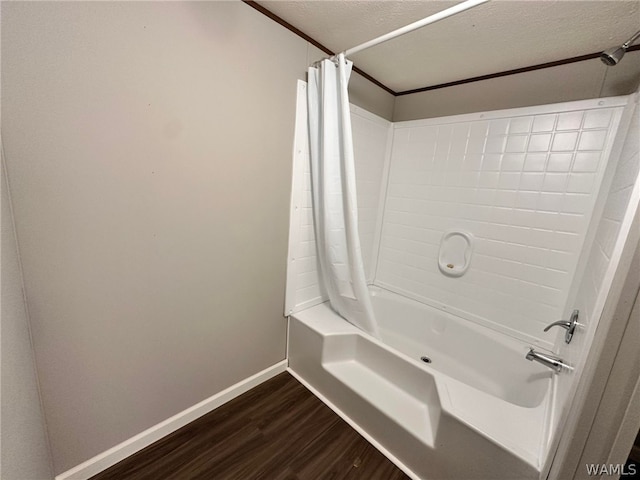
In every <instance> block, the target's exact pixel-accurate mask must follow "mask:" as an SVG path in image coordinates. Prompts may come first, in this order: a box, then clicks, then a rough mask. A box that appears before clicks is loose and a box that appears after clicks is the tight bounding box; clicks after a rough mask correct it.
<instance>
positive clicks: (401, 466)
mask: <svg viewBox="0 0 640 480" xmlns="http://www.w3.org/2000/svg"><path fill="white" fill-rule="evenodd" d="M287 372H289V373H290V374H291V375H292V376H293V377H294V378H295V379H296V380H298V381H299V382H300V383H301V384H302V385H304V386H305V387H307V390H309V391H310V392H311V393H313V394H314V395H315V396H316V397H318V398H319V399H320V400H321V401H322V403H324V404H325V405H326V406H327V407H329V408H330V409H331V410H333V412H334V413H335V414H336V415H338V416H339V417H340V418H342V419H343V420H344V421H345V422H347V423H348V424H349V426H350V427H351V428H353V429H354V430H355V431H356V432H358V433H359V434H360V435H362V436H363V437H364V438H365V440H367V441H368V442H369V443H370V444H371V445H373V446H374V447H376V448H377V449H378V451H379V452H380V453H382V454H383V455H384V456H385V457H387V458H388V459H389V460H390V461H391V463H393V464H394V465H395V466H396V467H398V468H399V469H400V470H402V471H403V472H404V473H405V474H406V475H407V476H408V477H409V478H411V479H412V480H421V479H420V477H419V476H418V475H416V474H415V473H413V470H411V469H410V468H409V467H407V466H406V465H405V464H404V463H402V462H401V461H400V460H398V458H397V457H396V456H395V455H393V454H392V453H391V452H389V450H387V449H386V448H384V447H383V446H382V445H381V444H380V442H378V441H377V440H376V439H375V438H373V437H372V436H371V435H369V434H368V433H367V431H366V430H364V429H363V428H362V427H361V426H360V425H358V424H357V423H356V422H355V421H353V420H352V419H351V417H349V416H348V415H347V414H346V413H344V412H343V411H342V410H340V409H339V408H338V407H336V406H335V404H334V403H333V402H331V401H330V400H329V399H328V398H327V397H325V396H324V395H323V394H322V393H320V392H319V391H318V390H316V389H315V388H314V387H313V386H311V384H310V383H309V382H307V381H306V380H305V379H304V378H302V377H301V376H300V375H298V374H297V373H296V372H294V371H293V370H291V368H289V367H288V368H287Z"/></svg>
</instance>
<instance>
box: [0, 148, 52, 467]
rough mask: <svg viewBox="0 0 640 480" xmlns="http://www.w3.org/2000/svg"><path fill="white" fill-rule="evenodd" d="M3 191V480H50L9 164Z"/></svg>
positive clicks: (1, 175)
mask: <svg viewBox="0 0 640 480" xmlns="http://www.w3.org/2000/svg"><path fill="white" fill-rule="evenodd" d="M0 190H1V191H2V215H0V218H1V219H2V259H1V262H2V263H1V265H2V268H0V272H2V275H1V278H0V282H1V285H2V287H1V297H2V299H1V301H0V304H1V305H2V308H1V315H0V318H1V319H2V323H1V325H0V338H1V339H2V343H1V345H0V364H1V365H2V372H1V374H0V378H1V379H2V381H1V384H0V391H1V392H2V396H1V398H2V405H1V408H0V412H1V415H2V419H1V423H2V429H1V430H0V444H1V445H2V449H1V450H0V451H1V452H2V453H1V456H0V478H3V479H4V480H24V479H34V480H47V479H52V478H53V470H52V465H51V454H50V452H49V444H48V440H47V433H46V428H45V422H44V415H43V414H42V408H41V403H40V395H39V392H38V381H37V376H36V369H35V359H34V357H33V348H32V346H31V335H30V331H29V323H28V320H27V311H26V306H25V303H24V295H23V290H22V272H21V271H20V260H19V257H18V250H17V246H16V241H15V231H14V227H13V217H12V215H11V206H10V202H9V194H8V191H7V183H6V175H5V169H4V159H3V161H2V166H1V167H0Z"/></svg>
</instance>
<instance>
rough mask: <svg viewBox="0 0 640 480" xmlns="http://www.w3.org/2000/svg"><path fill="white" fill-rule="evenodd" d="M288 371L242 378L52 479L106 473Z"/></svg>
mask: <svg viewBox="0 0 640 480" xmlns="http://www.w3.org/2000/svg"><path fill="white" fill-rule="evenodd" d="M286 369H287V360H282V361H281V362H278V363H276V364H275V365H273V366H271V367H269V368H266V369H264V370H262V371H261V372H258V373H256V374H255V375H252V376H251V377H248V378H245V379H244V380H242V381H240V382H238V383H236V384H235V385H232V386H230V387H229V388H227V389H225V390H223V391H221V392H219V393H216V394H215V395H213V396H211V397H209V398H207V399H205V400H203V401H201V402H200V403H197V404H195V405H193V406H192V407H189V408H187V409H186V410H183V411H182V412H180V413H178V414H176V415H174V416H173V417H170V418H168V419H166V420H164V421H163V422H160V423H158V424H157V425H154V426H153V427H151V428H148V429H147V430H145V431H144V432H141V433H139V434H137V435H136V436H134V437H131V438H130V439H128V440H125V441H124V442H122V443H120V444H118V445H116V446H115V447H112V448H110V449H109V450H107V451H105V452H103V453H101V454H99V455H96V456H95V457H93V458H90V459H89V460H87V461H86V462H83V463H81V464H80V465H77V466H76V467H73V468H72V469H70V470H67V471H66V472H64V473H61V474H60V475H57V476H56V478H55V480H87V479H89V478H91V477H92V476H94V475H97V474H98V473H100V472H102V471H103V470H106V469H107V468H109V467H111V466H112V465H115V464H116V463H118V462H120V461H122V460H124V459H125V458H127V457H129V456H131V455H133V454H134V453H136V452H138V451H140V450H142V449H143V448H145V447H147V446H149V445H151V444H152V443H153V442H156V441H157V440H160V439H161V438H162V437H164V436H166V435H169V434H170V433H172V432H174V431H176V430H178V429H179V428H181V427H184V426H185V425H186V424H187V423H190V422H192V421H194V420H195V419H197V418H199V417H201V416H202V415H204V414H206V413H209V412H210V411H212V410H215V409H216V408H218V407H219V406H221V405H224V404H225V403H227V402H228V401H230V400H233V399H234V398H235V397H237V396H239V395H242V394H243V393H245V392H246V391H248V390H251V389H252V388H253V387H255V386H256V385H259V384H261V383H262V382H265V381H267V380H269V379H270V378H272V377H275V376H276V375H278V374H279V373H282V372H284V371H285V370H286Z"/></svg>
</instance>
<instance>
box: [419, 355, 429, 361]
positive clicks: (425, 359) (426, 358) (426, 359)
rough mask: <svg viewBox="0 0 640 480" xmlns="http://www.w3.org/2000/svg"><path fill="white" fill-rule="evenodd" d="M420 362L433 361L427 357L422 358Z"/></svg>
mask: <svg viewBox="0 0 640 480" xmlns="http://www.w3.org/2000/svg"><path fill="white" fill-rule="evenodd" d="M420 360H422V361H423V362H424V363H431V359H430V358H429V357H427V356H426V355H425V356H422V357H420Z"/></svg>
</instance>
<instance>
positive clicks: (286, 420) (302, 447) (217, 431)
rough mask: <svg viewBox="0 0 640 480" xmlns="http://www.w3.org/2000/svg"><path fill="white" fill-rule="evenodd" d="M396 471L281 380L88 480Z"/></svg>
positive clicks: (282, 478) (335, 477) (346, 476)
mask: <svg viewBox="0 0 640 480" xmlns="http://www.w3.org/2000/svg"><path fill="white" fill-rule="evenodd" d="M408 478H409V477H407V476H406V475H405V474H404V473H403V472H402V471H400V470H399V469H398V468H397V467H396V466H395V465H393V464H392V463H391V462H390V461H389V460H388V459H387V458H386V457H384V456H383V455H382V454H381V453H380V452H378V450H376V449H375V448H374V447H373V446H372V445H371V444H370V443H368V442H367V441H366V440H365V439H364V438H363V437H361V436H360V435H359V434H358V433H357V432H356V431H355V430H353V429H352V428H351V427H350V426H349V425H348V424H347V423H345V422H344V421H343V420H342V419H341V418H340V417H338V416H337V415H336V414H335V413H333V411H331V409H329V408H328V407H327V406H325V405H324V404H323V403H322V402H321V401H320V400H318V399H317V398H316V397H315V396H314V395H313V394H311V393H310V392H309V391H308V390H307V389H306V388H305V387H304V386H303V385H302V384H300V383H299V382H298V381H297V380H296V379H295V378H293V377H292V376H291V375H289V374H288V373H282V374H280V375H278V376H276V377H274V378H272V379H271V380H269V381H267V382H265V383H263V384H261V385H259V386H257V387H256V388H254V389H252V390H250V391H248V392H247V393H245V394H244V395H241V396H239V397H237V398H235V399H234V400H232V401H230V402H228V403H226V404H225V405H223V406H222V407H220V408H218V409H217V410H214V411H213V412H211V413H208V414H207V415H204V416H203V417H200V418H199V419H197V420H195V421H194V422H192V423H190V424H188V425H186V426H184V427H182V428H181V429H180V430H177V431H175V432H174V433H172V434H170V435H168V436H167V437H165V438H163V439H161V440H159V441H157V442H156V443H154V444H152V445H150V446H148V447H147V448H145V449H144V450H141V451H140V452H138V453H136V454H135V455H132V456H131V457H129V458H127V459H125V460H123V461H122V462H120V463H118V464H116V465H114V466H113V467H111V468H109V469H108V470H105V471H104V472H102V473H100V474H98V475H96V476H94V477H92V480H107V479H109V480H161V479H175V480H189V479H207V480H218V479H219V480H236V479H237V480H251V479H260V480H325V479H326V480H329V479H330V480H354V479H363V480H376V479H377V480H400V479H403V480H404V479H408Z"/></svg>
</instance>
